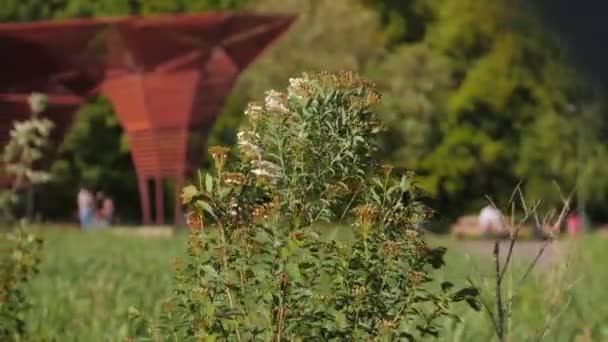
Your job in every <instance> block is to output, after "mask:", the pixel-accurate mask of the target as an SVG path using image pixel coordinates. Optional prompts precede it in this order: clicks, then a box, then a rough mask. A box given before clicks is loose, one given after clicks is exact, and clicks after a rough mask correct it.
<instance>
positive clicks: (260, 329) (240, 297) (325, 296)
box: [131, 72, 477, 341]
mask: <svg viewBox="0 0 608 342" xmlns="http://www.w3.org/2000/svg"><path fill="white" fill-rule="evenodd" d="M379 98H380V96H379V94H378V93H377V92H376V91H375V90H374V88H373V86H372V85H371V84H370V83H369V82H367V81H366V80H364V79H362V78H360V77H359V76H357V75H355V74H352V73H348V72H344V73H339V74H330V73H320V74H316V75H314V76H307V75H304V76H303V77H302V78H298V79H291V80H290V86H289V87H288V88H287V92H286V93H279V92H276V91H270V92H268V93H267V96H266V99H265V102H264V103H262V104H258V103H254V104H251V105H249V106H248V108H247V110H246V115H247V117H248V121H249V125H248V127H247V129H246V130H244V131H242V132H240V133H239V134H238V153H236V154H234V155H231V154H230V151H229V150H228V149H226V148H222V147H213V148H211V149H210V153H211V154H212V156H213V159H214V161H215V170H216V172H215V174H214V175H205V176H204V177H202V176H201V177H200V182H199V184H198V185H191V186H188V187H186V188H185V189H184V191H183V195H182V197H183V202H184V203H185V204H187V205H189V206H190V208H191V212H190V213H189V216H188V224H189V226H190V228H191V230H192V232H191V235H190V238H189V243H188V254H189V257H188V259H187V260H186V261H182V260H175V262H174V266H175V268H176V270H177V275H176V288H175V296H174V297H173V298H172V299H170V300H169V301H168V302H167V303H166V306H165V314H164V316H163V317H162V318H161V319H160V321H159V322H154V323H153V322H151V321H150V320H148V319H146V318H145V317H144V316H142V315H141V314H140V313H139V312H138V311H137V310H135V309H133V311H132V312H131V313H132V317H133V318H134V319H135V322H136V324H135V325H134V327H135V329H136V330H135V331H134V332H133V333H134V334H146V332H147V334H152V335H154V336H156V338H157V339H161V340H163V339H165V338H169V337H170V338H172V339H175V340H215V339H220V340H230V341H253V340H263V341H269V340H273V341H283V340H296V341H301V340H329V339H334V340H376V339H390V338H395V339H404V338H406V339H416V338H422V337H424V336H427V335H434V336H436V335H437V334H438V333H439V330H438V326H437V322H438V320H439V319H440V318H443V317H446V316H448V315H450V311H449V307H450V304H451V303H452V302H457V301H464V300H466V301H468V302H469V303H470V304H472V305H473V306H474V307H476V308H477V302H476V291H475V290H474V289H470V288H465V289H462V290H459V291H453V290H452V288H453V286H452V284H450V283H448V282H445V283H443V284H436V283H435V282H433V278H432V269H433V268H439V267H441V266H442V265H443V254H444V252H445V249H442V248H431V247H430V246H428V245H427V244H426V243H425V241H424V240H423V239H422V234H421V231H420V230H419V229H418V227H419V226H420V224H421V223H422V222H423V221H424V220H425V219H426V217H427V213H428V211H427V210H426V209H425V207H424V206H423V205H422V204H421V203H420V202H418V201H417V199H416V198H417V192H418V191H417V188H416V186H415V184H414V183H413V180H412V177H411V175H405V176H401V177H398V176H396V175H394V174H393V171H392V169H391V167H390V166H388V165H379V164H378V162H377V161H376V160H375V159H374V158H373V156H374V152H375V151H376V144H375V136H376V135H377V134H378V133H379V132H380V131H381V130H382V129H383V127H382V125H381V124H380V122H379V121H378V120H377V118H376V115H375V114H374V112H373V111H372V106H373V105H374V104H375V103H376V102H377V101H378V100H379ZM231 159H235V160H231ZM320 222H331V223H333V224H335V225H337V226H338V227H342V226H343V228H342V229H348V230H350V231H352V234H353V236H354V241H353V242H352V243H346V242H340V241H334V240H332V239H327V238H324V237H323V235H322V234H319V233H318V231H319V229H322V228H320V227H319V225H318V223H320ZM347 226H350V228H348V227H347Z"/></svg>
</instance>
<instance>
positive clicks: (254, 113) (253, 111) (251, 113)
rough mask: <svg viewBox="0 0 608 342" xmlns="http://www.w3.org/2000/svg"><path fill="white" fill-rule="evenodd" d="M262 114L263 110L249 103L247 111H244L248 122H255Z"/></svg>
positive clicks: (259, 106) (255, 104)
mask: <svg viewBox="0 0 608 342" xmlns="http://www.w3.org/2000/svg"><path fill="white" fill-rule="evenodd" d="M263 113H264V108H263V107H262V106H261V105H259V104H257V103H253V102H252V103H249V104H248V105H247V109H245V116H247V117H248V118H249V121H251V122H255V121H257V120H258V119H259V118H260V116H261V115H262V114H263Z"/></svg>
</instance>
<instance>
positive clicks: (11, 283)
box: [0, 228, 42, 341]
mask: <svg viewBox="0 0 608 342" xmlns="http://www.w3.org/2000/svg"><path fill="white" fill-rule="evenodd" d="M41 248H42V240H40V239H39V238H37V237H36V236H34V235H33V234H31V233H28V232H26V231H25V230H24V229H23V228H18V229H16V230H14V231H12V232H6V231H2V232H0V340H2V341H21V340H23V338H24V337H26V336H28V331H27V324H26V323H27V322H25V321H24V311H25V310H26V309H28V308H29V303H28V300H27V298H26V297H25V294H24V292H23V285H24V284H25V283H26V282H28V280H29V279H30V277H31V276H32V275H34V274H35V273H37V272H38V264H39V263H40V251H41Z"/></svg>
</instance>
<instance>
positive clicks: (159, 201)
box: [154, 176, 165, 225]
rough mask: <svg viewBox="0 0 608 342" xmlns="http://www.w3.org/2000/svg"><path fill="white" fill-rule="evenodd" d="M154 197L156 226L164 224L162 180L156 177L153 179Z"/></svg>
mask: <svg viewBox="0 0 608 342" xmlns="http://www.w3.org/2000/svg"><path fill="white" fill-rule="evenodd" d="M154 187H155V189H154V192H155V194H154V197H155V199H156V224H157V225H163V224H165V198H164V197H165V196H164V191H163V179H162V177H161V176H156V178H155V179H154Z"/></svg>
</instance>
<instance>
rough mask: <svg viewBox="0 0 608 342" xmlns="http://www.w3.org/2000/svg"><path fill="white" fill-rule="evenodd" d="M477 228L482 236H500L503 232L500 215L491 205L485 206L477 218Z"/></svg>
mask: <svg viewBox="0 0 608 342" xmlns="http://www.w3.org/2000/svg"><path fill="white" fill-rule="evenodd" d="M478 221H479V227H480V228H481V232H482V234H483V235H486V236H487V235H490V234H501V233H502V232H503V231H504V229H503V228H504V227H503V222H502V213H501V212H500V210H498V209H496V208H495V207H494V206H492V205H489V204H488V205H486V206H485V207H483V209H481V212H479V216H478Z"/></svg>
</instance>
